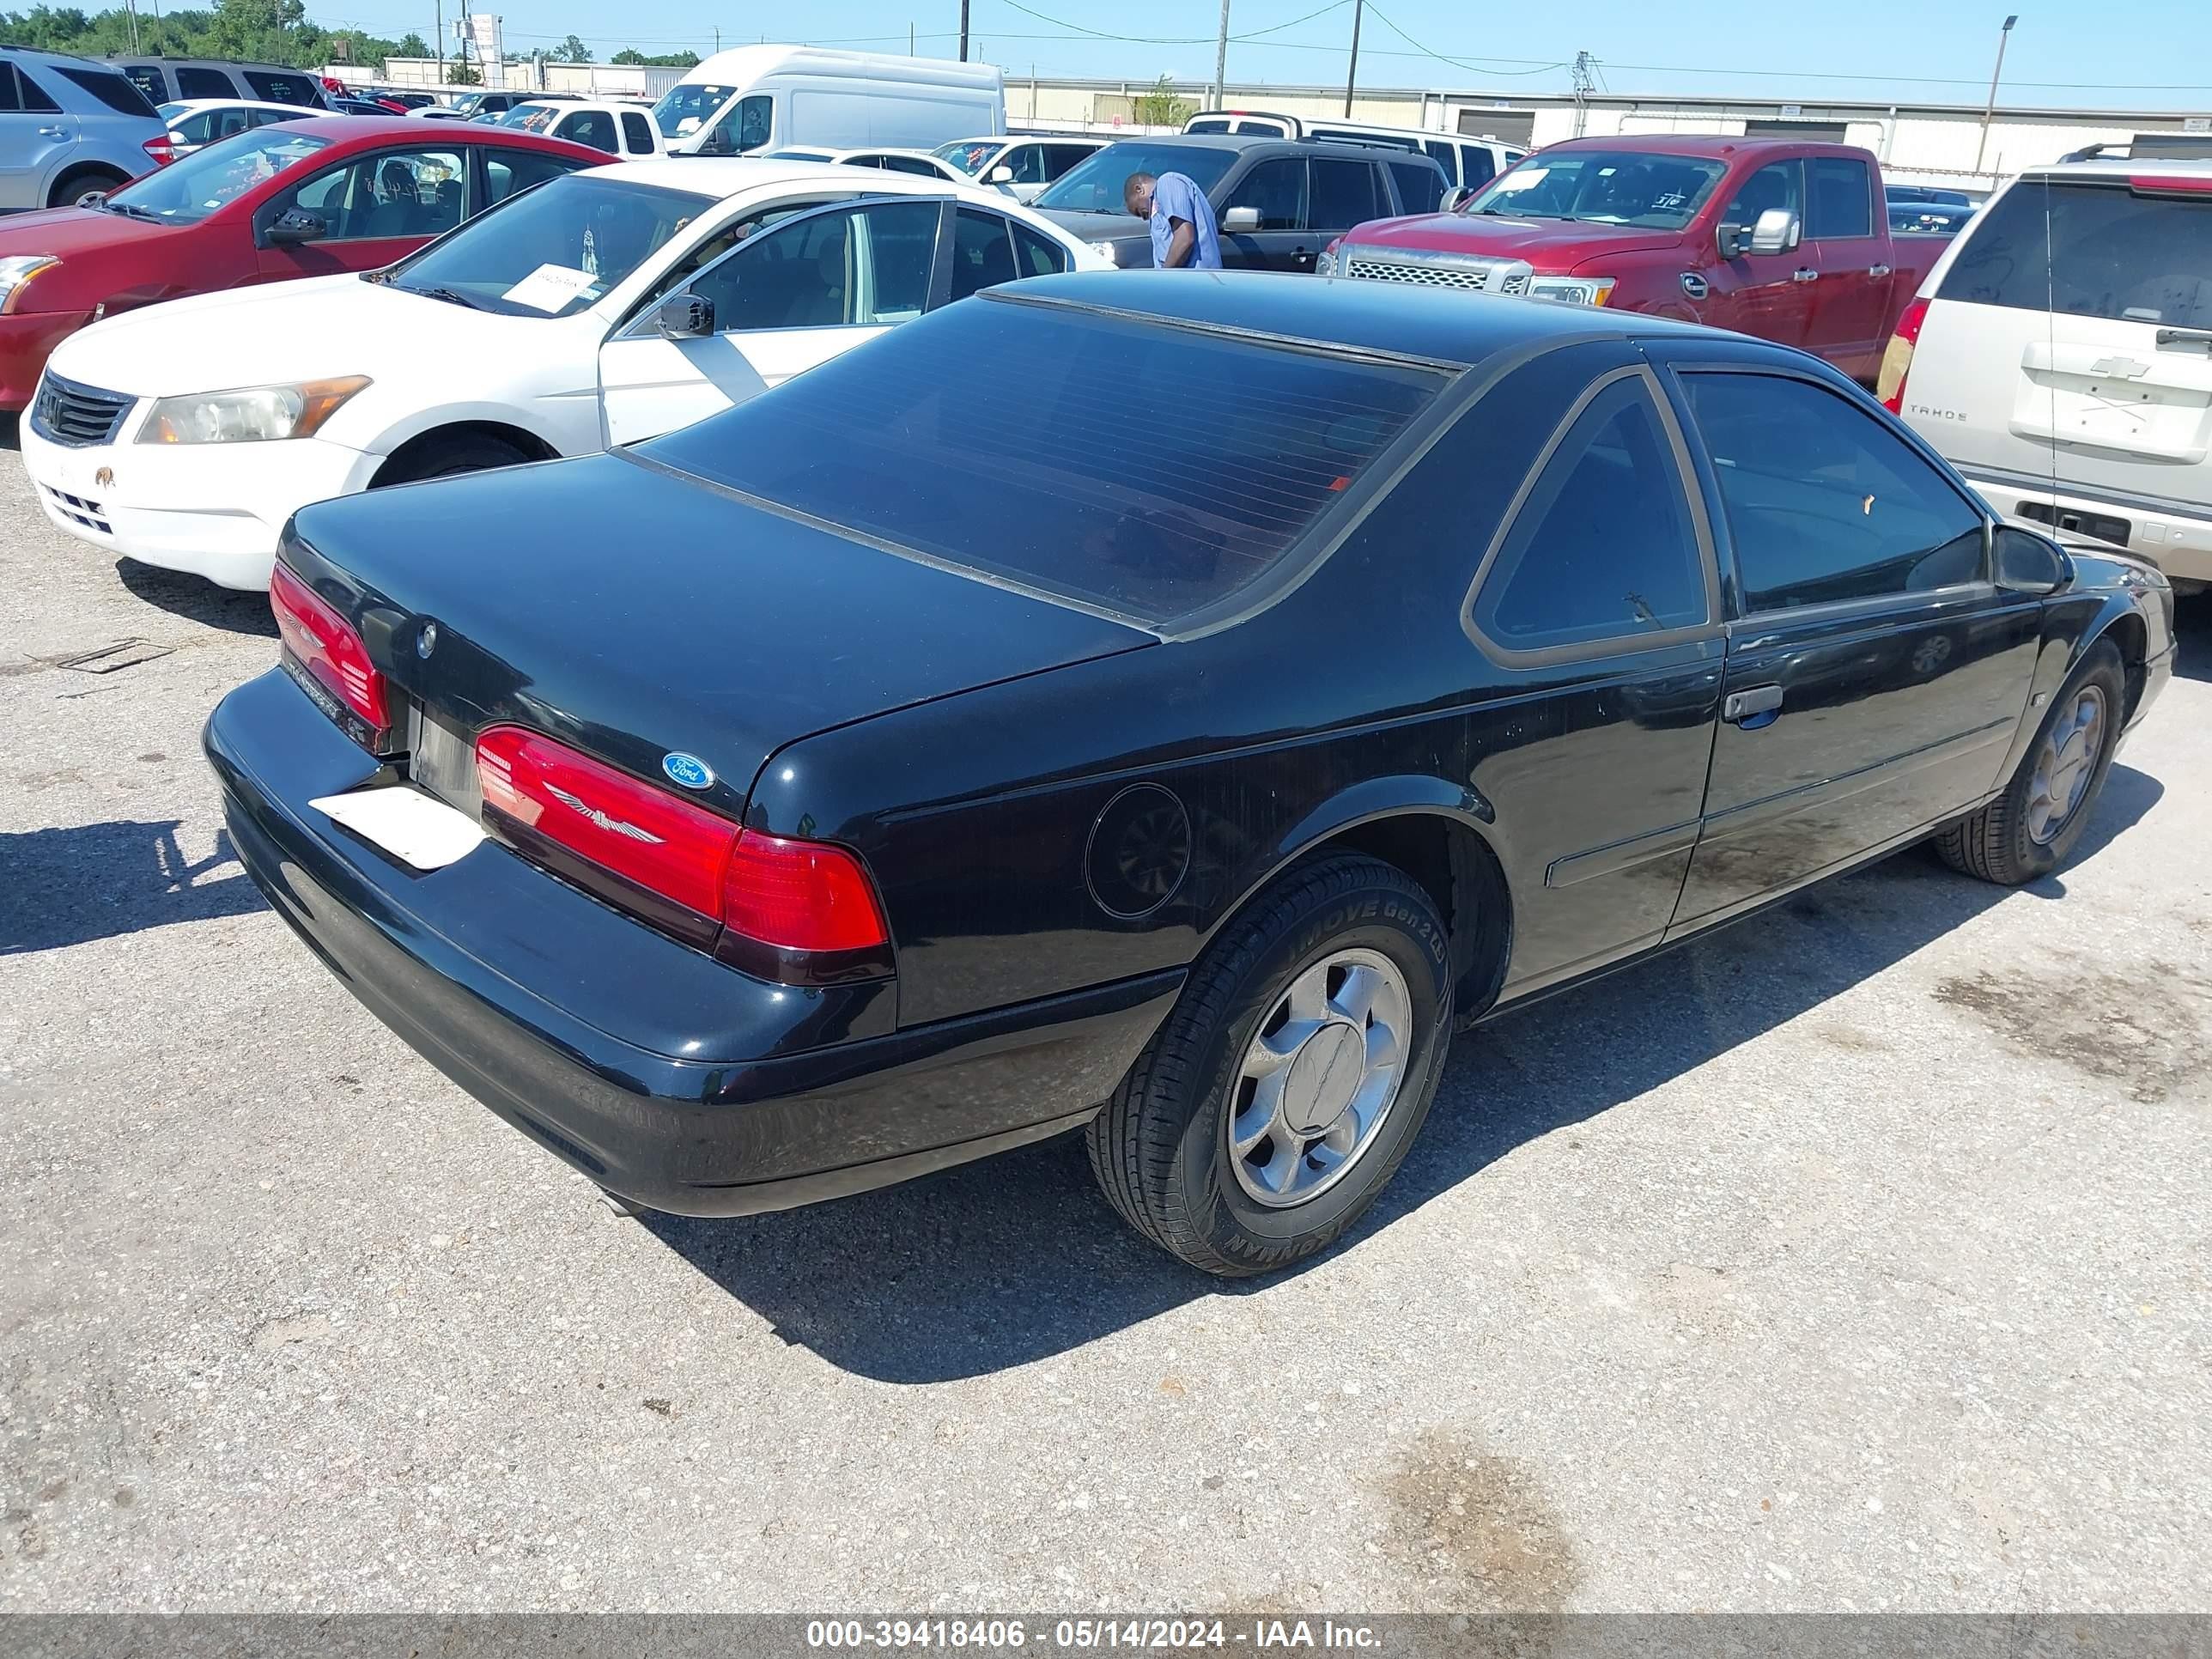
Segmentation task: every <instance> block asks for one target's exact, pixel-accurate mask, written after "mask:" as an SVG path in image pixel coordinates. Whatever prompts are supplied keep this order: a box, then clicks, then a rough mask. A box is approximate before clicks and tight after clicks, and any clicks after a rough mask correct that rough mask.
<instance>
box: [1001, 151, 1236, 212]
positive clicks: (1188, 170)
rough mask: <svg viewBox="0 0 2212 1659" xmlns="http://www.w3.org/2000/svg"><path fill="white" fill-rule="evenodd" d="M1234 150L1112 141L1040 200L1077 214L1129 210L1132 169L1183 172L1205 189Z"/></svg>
mask: <svg viewBox="0 0 2212 1659" xmlns="http://www.w3.org/2000/svg"><path fill="white" fill-rule="evenodd" d="M1236 159H1237V152H1236V151H1235V150H1233V149H1209V148H1207V147H1206V145H1204V144H1168V143H1146V142H1145V141H1144V140H1143V139H1141V138H1139V139H1133V140H1128V141H1125V142H1124V143H1118V144H1109V145H1107V146H1106V148H1105V149H1102V150H1100V151H1099V152H1098V153H1097V155H1093V156H1091V158H1090V159H1089V160H1087V161H1079V162H1078V163H1077V164H1076V165H1075V166H1073V167H1070V168H1069V169H1068V170H1067V171H1066V173H1062V174H1061V175H1060V182H1059V183H1057V184H1055V185H1053V187H1052V188H1051V189H1049V190H1048V191H1045V193H1044V194H1043V195H1042V196H1040V197H1037V199H1036V204H1037V206H1039V207H1041V208H1065V209H1066V210H1069V211H1071V212H1074V213H1127V211H1128V209H1127V208H1126V207H1125V206H1123V205H1122V201H1121V186H1122V185H1125V184H1127V182H1128V179H1129V175H1130V174H1131V173H1152V174H1153V175H1155V176H1158V174H1160V173H1181V174H1182V176H1183V177H1184V178H1186V179H1189V180H1190V181H1191V183H1193V184H1194V185H1197V186H1198V187H1199V189H1200V191H1210V190H1212V188H1213V187H1214V185H1218V184H1219V183H1220V182H1221V175H1222V174H1223V173H1226V172H1228V171H1229V164H1230V163H1231V161H1235V160H1236Z"/></svg>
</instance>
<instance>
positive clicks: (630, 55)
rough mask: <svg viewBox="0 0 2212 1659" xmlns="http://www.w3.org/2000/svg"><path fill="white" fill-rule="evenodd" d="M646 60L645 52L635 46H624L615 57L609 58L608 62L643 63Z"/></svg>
mask: <svg viewBox="0 0 2212 1659" xmlns="http://www.w3.org/2000/svg"><path fill="white" fill-rule="evenodd" d="M645 61H646V56H645V54H644V53H643V52H640V51H639V50H638V49H637V48H636V47H635V46H624V47H623V49H622V50H621V51H620V52H617V53H615V55H614V56H613V57H611V58H608V59H607V62H609V63H610V64H642V63H644V62H645Z"/></svg>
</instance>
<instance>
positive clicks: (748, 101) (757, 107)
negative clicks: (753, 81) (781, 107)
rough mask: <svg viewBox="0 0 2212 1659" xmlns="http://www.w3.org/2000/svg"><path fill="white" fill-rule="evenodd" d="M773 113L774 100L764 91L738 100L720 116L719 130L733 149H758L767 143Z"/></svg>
mask: <svg viewBox="0 0 2212 1659" xmlns="http://www.w3.org/2000/svg"><path fill="white" fill-rule="evenodd" d="M774 116H775V100H774V99H773V98H771V97H769V95H768V94H766V93H755V94H753V95H752V96H751V97H750V98H740V99H738V106H737V108H736V109H734V110H732V112H730V113H729V114H727V115H726V116H724V117H723V118H722V125H721V131H722V134H723V136H724V137H726V138H727V139H728V140H729V142H730V144H731V147H732V149H737V150H739V151H743V150H749V149H759V148H760V147H761V146H762V145H763V144H765V143H768V135H769V126H770V125H771V124H772V121H773V118H774Z"/></svg>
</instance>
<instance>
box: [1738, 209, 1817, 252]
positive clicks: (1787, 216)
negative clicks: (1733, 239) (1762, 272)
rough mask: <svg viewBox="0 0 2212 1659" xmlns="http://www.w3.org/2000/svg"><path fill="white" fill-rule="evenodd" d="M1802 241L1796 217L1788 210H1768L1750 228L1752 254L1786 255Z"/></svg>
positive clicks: (1800, 229) (1802, 235)
mask: <svg viewBox="0 0 2212 1659" xmlns="http://www.w3.org/2000/svg"><path fill="white" fill-rule="evenodd" d="M1803 239H1804V231H1803V228H1802V226H1801V225H1800V224H1799V222H1798V220H1797V216H1796V214H1794V213H1792V212H1791V211H1790V210H1789V209H1788V208H1769V209H1767V210H1766V211H1765V212H1764V213H1762V214H1760V215H1759V222H1758V223H1757V224H1755V225H1753V227H1752V228H1751V251H1752V252H1753V253H1787V252H1790V249H1791V248H1794V247H1796V246H1797V244H1798V243H1799V242H1800V241H1802V240H1803Z"/></svg>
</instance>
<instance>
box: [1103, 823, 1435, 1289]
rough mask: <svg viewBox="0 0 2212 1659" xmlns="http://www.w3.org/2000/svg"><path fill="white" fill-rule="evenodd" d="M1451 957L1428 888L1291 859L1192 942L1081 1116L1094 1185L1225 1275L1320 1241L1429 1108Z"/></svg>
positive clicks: (1352, 865) (1171, 1245)
mask: <svg viewBox="0 0 2212 1659" xmlns="http://www.w3.org/2000/svg"><path fill="white" fill-rule="evenodd" d="M1449 957H1450V952H1449V944H1448V934H1447V932H1446V930H1445V927H1444V924H1443V921H1442V919H1441V918H1440V917H1439V916H1438V915H1437V909H1436V905H1435V903H1434V902H1433V901H1431V899H1430V897H1429V896H1428V894H1427V893H1426V892H1425V891H1424V890H1423V889H1422V888H1421V886H1420V884H1419V883H1417V882H1415V881H1414V880H1413V878H1411V877H1409V876H1407V874H1405V873H1404V872H1402V871H1400V870H1398V869H1395V868H1394V867H1393V866H1390V865H1388V864H1384V863H1383V862H1381V861H1380V860H1376V859H1371V858H1365V857H1358V856H1352V855H1349V854H1340V855H1335V856H1331V857H1328V858H1325V859H1322V860H1318V861H1316V862H1315V863H1312V864H1310V865H1306V866H1303V867H1301V868H1298V869H1296V870H1293V871H1292V872H1290V873H1289V874H1288V875H1286V876H1285V877H1284V878H1282V880H1281V881H1280V882H1279V883H1278V884H1277V885H1276V886H1275V887H1274V888H1273V890H1270V891H1268V892H1267V893H1266V894H1265V895H1263V896H1261V898H1260V900H1259V901H1258V902H1256V903H1255V904H1253V905H1251V906H1249V908H1248V909H1247V910H1246V912H1245V914H1243V915H1241V916H1239V917H1238V918H1237V920H1235V921H1232V922H1231V923H1230V924H1229V926H1228V927H1226V928H1225V930H1224V931H1223V932H1222V933H1221V934H1220V936H1219V937H1218V938H1217V939H1215V940H1214V941H1213V943H1212V945H1210V946H1209V947H1208V948H1207V950H1206V953H1205V955H1203V956H1202V957H1200V958H1199V961H1198V963H1197V964H1196V965H1195V966H1194V968H1193V969H1191V975H1190V978H1189V980H1188V982H1187V983H1186V984H1185V986H1184V987H1183V993H1182V997H1181V998H1180V999H1179V1000H1177V1002H1176V1006H1175V1009H1174V1011H1173V1012H1171V1013H1170V1014H1169V1016H1168V1018H1167V1020H1166V1022H1165V1023H1164V1024H1163V1025H1162V1026H1161V1027H1160V1029H1159V1030H1158V1031H1157V1032H1156V1033H1154V1035H1153V1037H1152V1042H1150V1043H1149V1044H1147V1045H1146V1048H1145V1051H1144V1053H1143V1054H1140V1055H1139V1056H1138V1058H1137V1062H1136V1064H1135V1065H1134V1066H1132V1067H1130V1070H1129V1073H1128V1075H1127V1077H1125V1078H1124V1079H1122V1080H1121V1086H1120V1087H1119V1088H1118V1089H1117V1090H1115V1093H1114V1097H1113V1098H1112V1099H1111V1100H1110V1101H1109V1102H1108V1103H1107V1104H1106V1106H1105V1108H1104V1109H1103V1110H1102V1111H1100V1113H1099V1114H1098V1115H1097V1117H1096V1118H1094V1119H1093V1120H1092V1121H1091V1127H1090V1131H1089V1141H1090V1148H1091V1170H1092V1172H1093V1173H1094V1174H1095V1175H1096V1176H1097V1178H1098V1184H1099V1186H1100V1187H1101V1188H1103V1189H1104V1191H1105V1194H1106V1197H1107V1199H1108V1200H1109V1202H1111V1203H1112V1205H1113V1206H1114V1207H1115V1209H1116V1210H1118V1211H1119V1212H1121V1217H1122V1218H1123V1219H1124V1220H1126V1221H1127V1222H1128V1224H1129V1225H1131V1226H1133V1227H1134V1228H1135V1229H1136V1230H1137V1231H1139V1232H1140V1233H1142V1234H1143V1235H1144V1236H1145V1237H1147V1238H1149V1239H1151V1240H1152V1242H1153V1243H1156V1244H1158V1246H1160V1248H1161V1249H1164V1250H1166V1251H1168V1252H1169V1253H1170V1254H1171V1255H1176V1256H1179V1257H1181V1258H1182V1260H1183V1261H1187V1262H1188V1263H1189V1264H1190V1265H1191V1266H1192V1267H1198V1268H1200V1269H1202V1270H1204V1271H1205V1272H1206V1273H1218V1274H1220V1275H1222V1276H1224V1277H1231V1278H1241V1277H1244V1276H1247V1275H1249V1274H1253V1273H1273V1272H1276V1271H1278V1270H1279V1269H1281V1268H1284V1267H1289V1266H1291V1264H1292V1263H1293V1262H1296V1261H1302V1260H1303V1259H1304V1258H1305V1257H1307V1256H1310V1255H1313V1254H1314V1253H1315V1252H1316V1251H1318V1250H1322V1249H1326V1248H1327V1247H1328V1245H1330V1244H1331V1243H1334V1242H1335V1241H1336V1239H1337V1238H1338V1237H1340V1236H1341V1235H1342V1234H1343V1233H1344V1231H1345V1230H1346V1229H1347V1228H1348V1227H1350V1226H1351V1225H1352V1223H1353V1222H1354V1221H1355V1220H1357V1219H1358V1217H1359V1215H1360V1213H1361V1212H1363V1211H1364V1210H1365V1209H1366V1208H1367V1206H1369V1205H1370V1203H1372V1202H1373V1201H1374V1200H1375V1197H1376V1194H1378V1193H1379V1192H1380V1191H1381V1190H1382V1188H1383V1184H1384V1183H1385V1182H1388V1181H1389V1179H1390V1177H1391V1176H1392V1175H1393V1174H1394V1173H1395V1171H1396V1170H1397V1168H1398V1165H1399V1164H1400V1163H1401V1161H1402V1160H1403V1159H1404V1158H1405V1156H1406V1152H1407V1148H1408V1147H1410V1146H1412V1145H1413V1137H1414V1135H1415V1134H1417V1133H1419V1130H1420V1127H1421V1121H1422V1120H1423V1119H1424V1118H1425V1117H1426V1116H1427V1115H1428V1110H1429V1103H1430V1102H1431V1099H1432V1098H1433V1097H1434V1096H1435V1094H1436V1088H1437V1077H1438V1075H1439V1073H1441V1071H1442V1069H1443V1056H1444V1053H1445V1050H1446V1049H1447V1048H1448V1047H1449V1042H1450V1030H1451V1013H1452V982H1451V975H1450V969H1449V965H1448V964H1449ZM1240 1149H1241V1150H1240Z"/></svg>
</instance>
